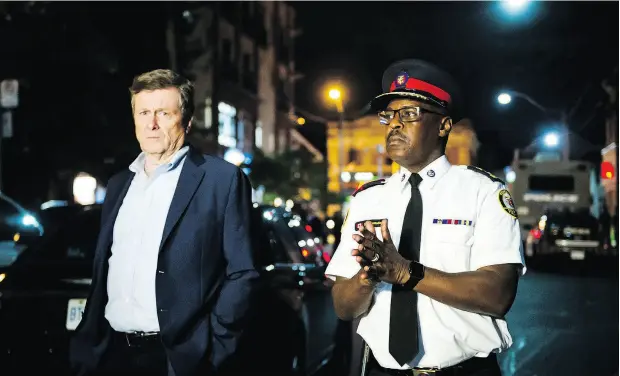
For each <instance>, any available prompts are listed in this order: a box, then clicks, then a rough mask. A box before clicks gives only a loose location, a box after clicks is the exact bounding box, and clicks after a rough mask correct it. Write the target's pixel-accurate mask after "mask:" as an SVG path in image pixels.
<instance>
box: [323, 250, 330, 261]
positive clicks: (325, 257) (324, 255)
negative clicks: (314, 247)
mask: <svg viewBox="0 0 620 376" xmlns="http://www.w3.org/2000/svg"><path fill="white" fill-rule="evenodd" d="M331 259H332V257H331V256H330V255H329V253H327V252H323V260H325V262H330V261H331Z"/></svg>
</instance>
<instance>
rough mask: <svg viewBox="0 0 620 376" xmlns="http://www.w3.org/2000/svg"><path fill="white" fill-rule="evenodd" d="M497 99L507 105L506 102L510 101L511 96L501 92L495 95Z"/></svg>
mask: <svg viewBox="0 0 620 376" xmlns="http://www.w3.org/2000/svg"><path fill="white" fill-rule="evenodd" d="M497 101H498V102H499V104H501V105H507V104H508V103H510V102H511V101H512V97H511V96H510V94H508V93H501V94H500V95H498V96H497Z"/></svg>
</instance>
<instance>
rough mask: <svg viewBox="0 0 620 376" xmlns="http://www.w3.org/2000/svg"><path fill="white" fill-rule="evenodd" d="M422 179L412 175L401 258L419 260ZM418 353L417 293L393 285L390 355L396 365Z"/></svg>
mask: <svg viewBox="0 0 620 376" xmlns="http://www.w3.org/2000/svg"><path fill="white" fill-rule="evenodd" d="M421 181H422V178H421V177H420V175H418V174H411V177H410V178H409V184H411V199H410V200H409V204H408V205H407V211H405V219H404V220H403V230H402V232H401V234H400V243H399V246H398V251H399V252H400V254H401V255H403V257H404V258H406V259H407V260H412V261H420V239H421V236H422V195H421V194H420V190H419V188H418V185H419V184H420V182H421ZM417 353H418V293H417V292H415V291H413V290H411V289H406V288H404V287H402V286H401V285H397V284H395V285H392V303H391V306H390V354H392V356H393V357H394V359H396V361H397V362H398V364H400V365H404V364H406V363H409V362H410V361H411V360H412V359H413V358H414V357H415V356H416V355H417Z"/></svg>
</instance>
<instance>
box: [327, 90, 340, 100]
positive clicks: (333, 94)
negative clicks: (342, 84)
mask: <svg viewBox="0 0 620 376" xmlns="http://www.w3.org/2000/svg"><path fill="white" fill-rule="evenodd" d="M327 95H328V96H329V97H330V98H331V99H333V100H335V101H336V100H338V99H340V90H338V89H330V90H329V93H327Z"/></svg>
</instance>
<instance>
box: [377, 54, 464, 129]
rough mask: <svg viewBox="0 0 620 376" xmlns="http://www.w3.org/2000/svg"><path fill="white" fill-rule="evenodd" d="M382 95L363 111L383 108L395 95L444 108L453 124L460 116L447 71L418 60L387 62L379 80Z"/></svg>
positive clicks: (455, 87) (453, 83) (457, 92)
mask: <svg viewBox="0 0 620 376" xmlns="http://www.w3.org/2000/svg"><path fill="white" fill-rule="evenodd" d="M381 82H382V87H383V94H380V95H378V96H377V97H375V99H373V100H372V101H371V102H370V104H369V106H368V107H367V109H368V111H367V113H377V112H379V111H381V110H384V109H385V108H386V107H387V106H388V104H389V103H390V102H391V101H392V100H394V99H398V98H404V99H411V100H415V101H419V102H424V103H428V104H431V105H434V106H437V107H441V108H445V109H446V110H447V113H448V114H450V116H451V117H452V118H453V121H454V122H455V123H456V122H457V121H459V120H460V119H461V117H462V115H461V110H460V106H461V103H460V102H461V100H460V90H459V87H458V85H457V83H456V81H455V80H454V78H452V76H451V75H450V74H448V73H447V72H445V71H444V70H442V69H441V68H439V67H437V66H435V65H433V64H431V63H428V62H426V61H422V60H416V59H408V60H401V61H398V62H396V63H394V64H392V65H390V66H389V67H388V68H387V69H386V70H385V72H384V73H383V78H382V80H381Z"/></svg>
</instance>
